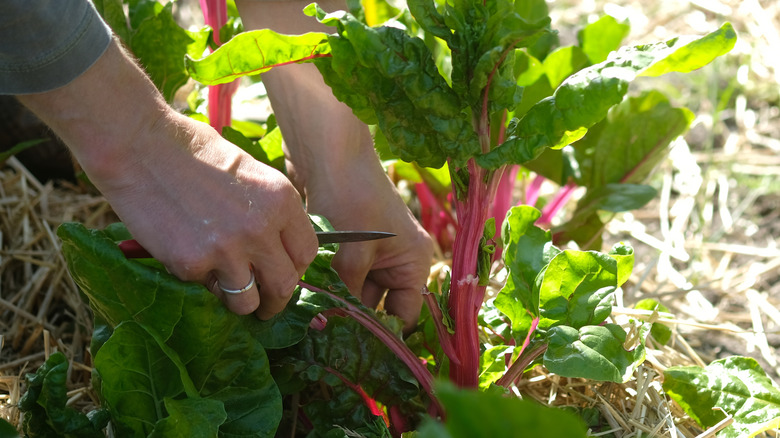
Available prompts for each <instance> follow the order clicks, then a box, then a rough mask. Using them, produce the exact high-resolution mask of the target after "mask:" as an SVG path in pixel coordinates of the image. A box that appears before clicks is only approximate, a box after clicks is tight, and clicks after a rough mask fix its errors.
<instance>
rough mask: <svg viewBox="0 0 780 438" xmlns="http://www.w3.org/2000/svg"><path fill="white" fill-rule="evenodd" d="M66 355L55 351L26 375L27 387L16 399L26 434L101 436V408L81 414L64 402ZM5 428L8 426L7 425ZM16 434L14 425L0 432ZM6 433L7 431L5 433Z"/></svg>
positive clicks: (103, 424) (33, 436)
mask: <svg viewBox="0 0 780 438" xmlns="http://www.w3.org/2000/svg"><path fill="white" fill-rule="evenodd" d="M67 375H68V359H67V358H66V357H65V355H64V354H62V353H54V354H52V355H51V356H49V358H48V359H47V360H46V362H45V363H44V364H43V365H42V366H41V367H40V368H39V369H38V371H37V372H36V373H35V374H28V375H27V376H26V381H27V391H26V392H25V393H24V395H22V397H21V399H20V400H19V410H21V411H22V412H24V420H23V421H22V429H23V430H24V433H25V436H26V437H30V438H36V437H60V436H63V437H85V438H102V437H103V436H105V435H104V433H103V429H104V428H105V427H106V426H107V425H108V419H109V418H108V415H107V414H106V412H105V411H104V410H96V411H92V412H90V413H89V414H86V415H85V414H84V413H82V412H79V411H77V410H76V409H74V408H72V407H69V406H66V403H67V401H68V395H67V392H68V388H67V385H66V382H67V379H68V377H67ZM6 429H7V428H6ZM11 431H12V432H13V435H11V436H18V434H17V433H16V429H15V428H13V426H11V429H10V431H9V430H3V431H2V432H0V433H10V432H11ZM4 436H8V435H4Z"/></svg>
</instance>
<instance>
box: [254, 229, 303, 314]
mask: <svg viewBox="0 0 780 438" xmlns="http://www.w3.org/2000/svg"><path fill="white" fill-rule="evenodd" d="M254 265H255V274H256V275H257V282H258V287H259V292H260V306H259V307H257V310H256V311H255V315H256V316H257V317H258V318H260V319H263V320H266V319H270V318H271V317H273V316H274V315H276V314H277V313H279V312H281V311H282V310H284V308H285V307H286V306H287V303H288V302H289V301H290V297H292V294H293V291H294V290H295V285H296V284H297V283H298V280H299V279H300V278H301V275H300V274H299V273H298V269H297V268H296V267H295V264H294V263H293V261H292V260H291V258H290V256H289V255H288V254H287V252H286V251H285V249H284V246H282V244H281V241H277V243H276V244H273V245H272V246H271V247H266V248H264V251H263V253H262V254H260V255H258V256H256V258H255V261H254Z"/></svg>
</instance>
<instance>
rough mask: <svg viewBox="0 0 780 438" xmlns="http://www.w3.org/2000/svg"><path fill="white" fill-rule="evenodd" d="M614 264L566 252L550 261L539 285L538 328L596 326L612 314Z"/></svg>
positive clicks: (599, 257) (591, 255)
mask: <svg viewBox="0 0 780 438" xmlns="http://www.w3.org/2000/svg"><path fill="white" fill-rule="evenodd" d="M616 287H617V261H616V260H615V259H613V258H612V257H610V256H608V255H606V254H602V253H598V252H592V251H572V250H567V251H563V252H562V253H560V254H558V255H557V256H555V258H553V259H552V260H551V261H550V264H549V265H548V266H547V269H546V270H545V271H544V276H543V277H542V278H541V282H540V285H539V312H540V315H541V319H540V322H539V326H540V327H551V326H553V325H558V324H565V325H568V326H572V327H574V328H580V327H582V326H584V325H589V324H599V323H601V322H602V321H604V320H605V319H606V318H607V317H608V316H609V314H610V313H611V312H612V302H613V296H612V294H613V293H614V292H615V288H616Z"/></svg>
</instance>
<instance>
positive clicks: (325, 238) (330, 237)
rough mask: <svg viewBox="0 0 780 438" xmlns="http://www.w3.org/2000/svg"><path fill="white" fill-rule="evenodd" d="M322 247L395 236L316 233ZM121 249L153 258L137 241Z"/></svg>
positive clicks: (121, 245)
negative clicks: (330, 244)
mask: <svg viewBox="0 0 780 438" xmlns="http://www.w3.org/2000/svg"><path fill="white" fill-rule="evenodd" d="M314 234H316V235H317V241H318V242H319V244H320V246H322V245H325V244H328V243H347V242H365V241H368V240H377V239H386V238H388V237H394V236H395V234H393V233H388V232H386V231H316V232H315V233H314ZM119 249H121V250H122V253H124V255H125V257H127V258H129V259H145V258H151V257H152V255H151V254H149V251H147V250H146V248H144V247H143V246H141V244H140V243H138V241H136V240H135V239H130V240H124V241H122V242H119Z"/></svg>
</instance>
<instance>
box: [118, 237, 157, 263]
mask: <svg viewBox="0 0 780 438" xmlns="http://www.w3.org/2000/svg"><path fill="white" fill-rule="evenodd" d="M119 249H121V250H122V253H124V255H125V257H127V258H129V259H148V258H152V255H151V254H149V251H147V250H146V248H144V247H143V246H141V244H140V243H138V241H137V240H135V239H130V240H123V241H121V242H119Z"/></svg>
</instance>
